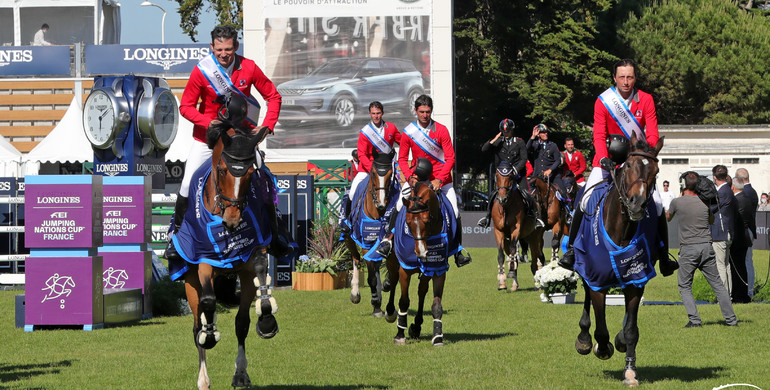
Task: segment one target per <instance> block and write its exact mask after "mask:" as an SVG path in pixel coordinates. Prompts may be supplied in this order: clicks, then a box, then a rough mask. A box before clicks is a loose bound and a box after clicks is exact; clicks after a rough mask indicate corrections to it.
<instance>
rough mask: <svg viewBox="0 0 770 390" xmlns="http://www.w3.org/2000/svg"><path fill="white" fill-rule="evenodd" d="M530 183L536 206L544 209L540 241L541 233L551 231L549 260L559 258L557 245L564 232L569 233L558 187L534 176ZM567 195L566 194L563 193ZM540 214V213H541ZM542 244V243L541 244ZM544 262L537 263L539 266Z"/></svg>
mask: <svg viewBox="0 0 770 390" xmlns="http://www.w3.org/2000/svg"><path fill="white" fill-rule="evenodd" d="M530 185H531V186H532V187H533V188H534V194H533V195H534V196H535V199H536V200H537V204H538V207H540V209H541V210H544V212H543V213H542V214H544V216H545V218H544V219H543V223H545V228H544V229H541V230H540V233H539V234H540V241H541V243H542V241H543V234H544V233H545V232H546V231H547V230H551V231H552V232H553V237H552V238H551V261H557V260H559V245H560V242H561V239H562V237H564V235H565V234H569V226H567V210H565V208H564V207H562V206H561V202H560V201H559V198H558V197H557V196H556V191H557V190H558V188H557V187H556V185H555V184H552V183H550V182H546V181H545V180H543V179H542V178H540V177H535V178H534V179H532V180H530ZM563 195H565V196H566V195H567V194H563ZM542 214H541V215H542ZM541 245H542V244H541ZM532 262H533V263H534V262H535V258H534V257H533V258H532ZM543 265H545V263H542V264H539V266H540V267H542V266H543Z"/></svg>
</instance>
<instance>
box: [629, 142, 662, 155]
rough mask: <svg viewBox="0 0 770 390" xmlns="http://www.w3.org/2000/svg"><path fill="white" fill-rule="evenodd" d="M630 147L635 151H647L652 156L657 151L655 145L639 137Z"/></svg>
mask: <svg viewBox="0 0 770 390" xmlns="http://www.w3.org/2000/svg"><path fill="white" fill-rule="evenodd" d="M632 146H633V147H632V149H633V150H635V151H639V152H643V153H649V154H652V155H653V156H654V155H656V154H657V153H658V152H657V150H656V149H655V145H650V144H648V143H647V140H646V139H644V138H640V139H637V140H636V143H635V144H634V145H632Z"/></svg>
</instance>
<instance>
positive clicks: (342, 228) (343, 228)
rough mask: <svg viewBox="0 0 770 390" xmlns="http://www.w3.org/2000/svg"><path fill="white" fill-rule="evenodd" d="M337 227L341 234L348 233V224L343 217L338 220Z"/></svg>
mask: <svg viewBox="0 0 770 390" xmlns="http://www.w3.org/2000/svg"><path fill="white" fill-rule="evenodd" d="M337 229H338V230H339V231H340V232H341V233H342V234H350V226H348V224H347V223H346V222H345V220H344V219H343V220H341V221H340V223H339V225H338V226H337Z"/></svg>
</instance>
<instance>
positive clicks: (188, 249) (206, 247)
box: [169, 164, 272, 280]
mask: <svg viewBox="0 0 770 390" xmlns="http://www.w3.org/2000/svg"><path fill="white" fill-rule="evenodd" d="M210 173H211V166H210V165H209V164H204V166H202V167H201V168H200V169H198V170H197V171H196V172H195V174H194V175H193V178H192V181H191V183H192V185H191V186H190V187H191V188H190V193H189V195H190V196H189V197H188V202H189V207H188V208H187V213H185V218H184V221H183V222H182V226H181V227H180V229H179V231H178V232H177V234H175V235H174V236H173V238H172V240H171V241H172V242H173V244H174V247H175V248H176V250H177V252H179V255H180V256H181V257H182V258H183V259H184V261H185V262H184V263H182V262H181V261H177V262H173V263H174V264H172V262H171V261H170V262H169V273H170V275H171V278H172V280H176V279H178V278H180V277H181V276H182V275H184V273H185V272H186V271H187V263H193V264H200V263H206V264H210V265H211V266H213V267H216V268H233V267H234V266H235V265H237V264H240V263H241V262H246V261H248V259H249V256H250V255H251V252H252V251H253V250H254V248H255V247H257V246H266V245H268V244H269V243H270V241H271V239H272V234H271V232H270V228H269V226H270V224H269V221H268V214H267V211H266V210H265V209H264V201H265V196H264V194H262V193H261V192H263V191H262V190H259V189H258V188H257V187H255V185H254V184H256V183H261V182H263V181H264V180H260V179H261V178H262V177H261V176H260V175H263V173H261V172H259V171H257V172H255V173H254V177H252V186H251V188H250V189H249V193H248V195H247V205H246V207H245V208H244V210H243V212H242V213H241V216H242V220H243V221H242V222H241V224H240V225H238V227H237V228H236V229H235V230H234V231H232V232H228V231H227V230H226V229H225V227H224V225H223V224H222V217H220V216H218V215H213V214H211V213H210V212H209V211H208V210H207V209H206V207H205V206H204V204H203V196H204V195H203V188H204V186H205V183H206V179H207V178H208V176H209V174H210ZM263 184H264V183H263Z"/></svg>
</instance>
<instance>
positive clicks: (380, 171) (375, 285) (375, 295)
mask: <svg viewBox="0 0 770 390" xmlns="http://www.w3.org/2000/svg"><path fill="white" fill-rule="evenodd" d="M372 155H373V163H372V168H371V169H370V170H369V181H368V183H367V185H366V189H365V192H364V194H363V196H362V197H361V198H360V202H362V204H361V205H360V206H359V205H358V204H355V205H354V206H353V207H361V209H360V210H359V211H358V212H363V213H364V215H365V216H366V217H367V218H368V219H369V220H370V221H371V222H373V224H374V225H377V224H379V226H380V229H379V232H377V234H376V238H382V234H383V231H382V222H381V221H383V219H384V217H385V212H386V211H387V209H388V205H389V200H390V198H391V194H390V191H391V188H392V184H393V177H394V169H393V157H394V156H395V151H392V152H391V153H387V154H385V153H379V152H378V151H377V150H376V149H375V150H374V152H373V154H372ZM351 196H353V195H351ZM393 206H395V204H394V205H393ZM352 211H353V210H351V214H353V212H352ZM392 212H396V211H395V209H394V210H392ZM357 219H358V220H359V221H357V222H358V223H355V222H354V226H352V227H351V233H350V234H346V235H345V245H346V246H347V248H348V251H350V254H351V256H352V257H353V263H354V264H353V277H352V281H351V287H352V288H351V291H350V301H351V302H353V303H356V304H357V303H359V302H361V292H360V291H359V285H360V276H359V270H358V264H359V263H360V262H361V253H360V252H359V250H358V246H357V242H356V241H355V240H354V238H353V235H354V234H356V235H357V237H356V238H358V241H359V242H358V244H359V245H362V248H363V249H371V248H372V246H373V245H374V241H373V240H372V241H371V242H369V241H368V240H367V241H365V240H364V237H360V235H363V232H362V231H361V230H363V227H362V223H360V218H357ZM359 229H361V230H359ZM372 238H374V237H372ZM365 261H366V271H367V278H366V280H367V283H368V284H369V288H370V289H371V294H372V299H371V304H372V308H373V311H372V315H373V316H374V317H378V318H379V317H382V316H383V312H382V309H381V305H382V292H383V291H385V292H390V299H389V300H388V305H387V308H386V311H387V314H388V315H387V317H386V319H387V320H388V322H393V321H395V320H396V316H395V312H396V307H395V304H394V302H393V300H394V295H395V289H394V288H393V287H392V286H395V284H396V283H398V260H396V255H395V253H393V252H392V251H391V252H390V254H389V255H388V257H387V258H386V259H385V266H386V267H387V270H388V281H386V282H387V283H382V282H381V281H380V267H381V266H382V263H381V262H380V261H371V260H365ZM383 284H385V287H384V288H383Z"/></svg>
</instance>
